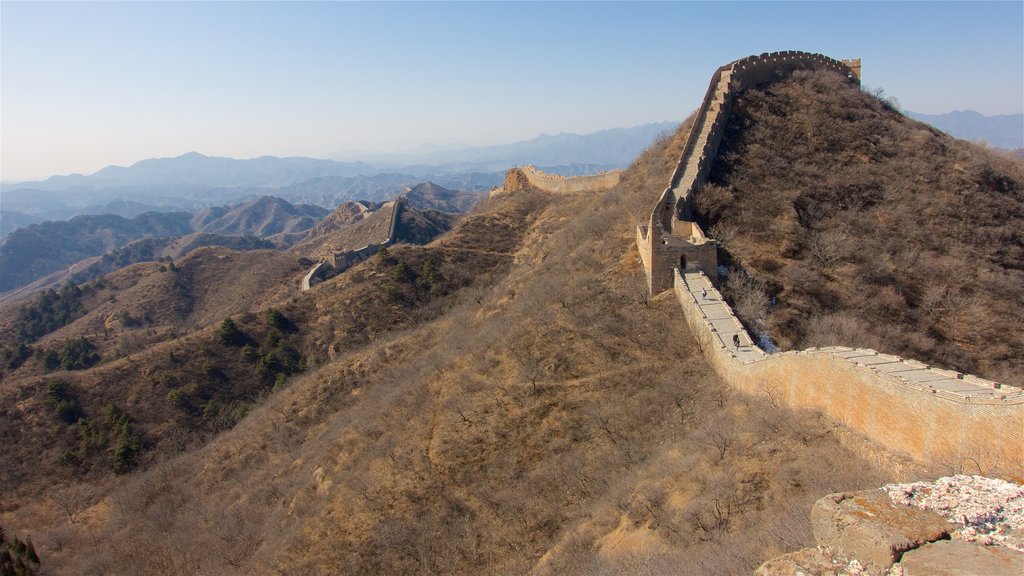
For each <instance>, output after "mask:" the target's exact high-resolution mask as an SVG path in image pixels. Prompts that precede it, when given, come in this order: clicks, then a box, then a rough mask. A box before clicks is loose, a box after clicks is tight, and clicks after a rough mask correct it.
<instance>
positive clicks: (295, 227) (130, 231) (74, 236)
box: [0, 196, 330, 292]
mask: <svg viewBox="0 0 1024 576" xmlns="http://www.w3.org/2000/svg"><path fill="white" fill-rule="evenodd" d="M329 212H330V211H329V210H326V209H324V208H321V207H319V206H305V205H293V204H290V203H288V202H286V201H284V200H282V199H280V198H273V197H269V196H264V197H261V198H257V199H256V200H252V201H249V202H245V203H242V204H238V205H234V206H225V207H217V208H212V209H208V210H203V211H201V212H198V213H195V214H192V213H189V212H147V213H145V214H140V215H138V216H135V217H134V218H130V219H129V218H124V217H121V216H117V215H114V214H103V215H83V216H76V217H74V218H72V219H70V220H67V221H59V222H43V223H39V224H32V225H30V226H26V227H24V228H19V229H18V230H15V231H14V232H12V233H11V234H9V235H8V236H7V237H6V238H4V239H3V240H2V241H0V292H4V291H7V290H11V289H13V288H17V287H19V286H24V285H26V284H28V283H30V282H32V281H34V280H36V279H38V278H41V277H43V276H45V275H47V274H50V273H52V272H55V271H58V270H61V269H63V268H66V267H67V266H70V265H71V264H74V263H75V262H78V261H80V260H83V259H85V258H90V257H93V256H100V255H102V254H109V253H112V252H114V251H116V250H117V249H119V248H121V247H123V246H126V245H128V244H130V243H132V242H134V241H136V240H140V239H143V238H153V239H156V238H171V237H179V236H185V235H189V234H204V235H207V236H210V235H215V236H219V237H235V238H236V239H237V238H238V237H245V236H251V237H254V239H259V238H267V237H270V236H273V235H276V234H288V233H292V234H294V233H297V232H302V231H305V230H308V229H310V228H312V227H313V226H315V225H316V224H317V222H319V221H320V220H321V219H323V217H324V216H326V215H327V214H328V213H329ZM226 241H229V242H234V241H235V240H226ZM204 242H205V244H206V245H209V244H214V243H216V244H223V242H220V241H218V242H214V241H213V240H211V239H210V238H209V237H207V238H206V240H205V241H204ZM257 247H268V246H262V245H260V246H257Z"/></svg>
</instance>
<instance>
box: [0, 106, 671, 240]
mask: <svg viewBox="0 0 1024 576" xmlns="http://www.w3.org/2000/svg"><path fill="white" fill-rule="evenodd" d="M674 126H675V123H673V122H662V123H655V124H645V125H643V126H634V127H632V128H615V129H610V130H602V131H599V132H594V133H591V134H583V135H580V134H555V135H547V134H545V135H541V136H538V137H537V138H534V139H532V140H528V141H524V142H515V143H512V144H504V145H500V146H485V147H478V148H465V149H462V150H454V151H448V152H435V153H430V154H421V155H405V156H402V155H386V154H376V155H367V158H366V159H365V160H356V161H338V160H320V159H314V158H298V157H293V158H277V157H273V156H263V157H260V158H253V159H248V160H236V159H233V158H220V157H211V156H204V155H203V154H199V153H197V152H189V153H187V154H183V155H181V156H178V157H175V158H153V159H148V160H142V161H140V162H136V163H135V164H132V165H131V166H127V167H123V166H108V167H107V168H104V169H102V170H100V171H98V172H96V173H94V174H90V175H81V174H72V175H67V176H53V177H50V178H47V179H46V180H41V181H37V182H22V183H18V184H10V183H8V184H0V195H2V202H0V238H3V237H4V236H6V235H7V234H9V233H10V232H11V231H13V230H15V229H17V228H20V227H24V226H27V225H30V224H33V223H38V222H44V221H48V220H66V219H68V218H71V217H74V216H77V215H84V214H117V215H120V216H123V217H125V218H133V217H135V216H138V215H140V214H143V213H146V212H174V211H187V212H194V211H198V210H202V209H205V208H210V207H213V206H218V205H223V204H229V203H235V202H239V201H244V200H250V199H254V198H258V197H260V196H267V195H269V196H276V197H279V198H283V199H285V200H287V201H289V202H291V203H295V204H314V205H317V206H321V207H323V208H326V209H328V210H333V209H334V208H335V207H336V206H338V205H339V204H340V203H342V202H346V201H350V200H356V199H364V200H372V201H382V200H386V199H389V198H394V197H395V196H397V195H398V194H401V193H402V192H403V191H404V190H405V189H407V188H408V187H410V186H413V185H415V184H417V183H420V182H423V181H425V180H430V181H432V182H436V183H437V184H438V185H440V186H443V187H445V188H449V189H456V190H463V191H466V192H478V191H483V190H488V189H490V188H492V187H494V186H497V185H499V184H500V183H501V181H502V179H503V178H504V172H505V170H507V169H508V168H510V167H512V166H515V165H521V164H534V165H536V166H538V167H540V168H542V169H543V170H545V171H546V172H550V173H554V174H562V175H565V176H573V175H578V174H586V173H593V172H599V171H601V170H609V169H613V168H622V167H625V166H627V165H628V164H629V163H630V162H632V160H633V159H634V158H635V157H636V156H637V154H639V153H640V151H641V150H643V149H644V148H646V147H647V146H648V145H649V144H650V143H651V141H653V139H654V138H655V136H657V135H658V134H659V133H661V132H664V131H666V130H670V129H672V128H673V127H674Z"/></svg>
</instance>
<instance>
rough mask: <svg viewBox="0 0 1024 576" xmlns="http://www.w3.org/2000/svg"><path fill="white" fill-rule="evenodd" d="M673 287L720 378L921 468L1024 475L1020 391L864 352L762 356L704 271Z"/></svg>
mask: <svg viewBox="0 0 1024 576" xmlns="http://www.w3.org/2000/svg"><path fill="white" fill-rule="evenodd" d="M674 290H675V294H676V297H677V298H678V300H679V303H680V305H681V306H682V308H683V312H684V314H685V316H686V320H687V322H688V324H689V325H690V328H691V329H692V330H693V332H694V334H695V336H696V337H697V339H698V341H699V342H700V343H701V347H702V349H703V350H704V353H705V356H707V358H708V361H709V362H710V363H711V365H712V366H713V367H714V368H715V370H716V371H717V372H718V373H719V374H720V375H721V376H722V378H723V379H724V380H725V381H726V382H728V383H729V384H730V385H732V386H734V387H736V388H738V389H740V390H743V391H744V392H747V393H750V394H756V395H760V396H767V397H770V398H771V399H772V400H773V401H774V402H777V403H779V404H781V405H784V406H788V407H790V408H794V409H812V410H817V411H820V412H823V413H825V414H827V415H828V416H830V417H831V418H832V419H834V420H836V421H837V422H840V423H842V424H843V425H845V426H848V427H850V428H852V429H853V430H856V431H858V432H861V433H863V434H864V435H866V436H868V437H869V438H871V439H873V440H875V441H876V442H879V443H880V444H882V445H885V446H887V447H889V448H890V449H893V450H896V451H899V452H903V453H905V454H906V455H908V456H910V457H911V458H913V459H915V460H917V461H919V462H922V463H925V464H928V465H932V466H938V467H943V468H948V469H951V470H953V471H960V470H964V471H966V472H971V473H983V474H985V475H990V476H1001V477H1004V478H1009V479H1013V480H1016V481H1020V480H1022V479H1024V392H1021V390H1019V389H1017V388H1013V387H1009V386H1005V387H1004V386H1002V385H1000V384H997V383H995V382H991V381H988V380H984V379H982V378H977V377H975V376H970V375H964V374H959V373H956V372H951V371H948V370H941V369H936V368H931V367H929V366H927V365H925V364H922V363H920V362H915V361H913V360H904V359H902V358H899V357H895V356H889V355H886V354H880V353H878V352H875V351H874V350H867V349H853V348H844V347H835V348H827V349H813V348H812V349H808V350H803V351H799V352H784V353H779V354H766V353H764V352H763V351H761V350H760V349H758V348H757V347H756V346H754V345H753V342H752V341H751V339H750V337H749V335H748V334H747V333H746V331H745V330H744V329H743V327H742V325H741V324H740V323H739V321H738V320H737V319H736V318H735V316H734V315H733V314H732V310H731V309H729V307H728V305H727V304H725V303H724V301H722V299H721V294H719V293H718V291H717V290H716V289H715V288H714V286H713V285H712V284H711V282H710V280H709V279H708V278H707V277H706V276H704V275H703V274H701V273H700V272H688V273H686V274H685V275H684V274H680V273H679V272H678V271H675V272H674ZM702 290H706V291H707V294H708V296H707V298H705V297H704V296H703V293H702ZM733 335H736V336H737V337H738V338H739V339H740V344H741V345H740V347H739V348H736V347H735V346H734V345H733V341H732V336H733Z"/></svg>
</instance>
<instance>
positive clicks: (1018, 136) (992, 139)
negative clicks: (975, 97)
mask: <svg viewBox="0 0 1024 576" xmlns="http://www.w3.org/2000/svg"><path fill="white" fill-rule="evenodd" d="M904 114H906V115H907V116H909V117H911V118H913V119H914V120H920V121H921V122H925V123H927V124H931V125H932V126H934V127H936V128H938V129H939V130H942V131H943V132H945V133H947V134H949V135H950V136H955V137H957V138H960V139H962V140H970V141H972V142H978V141H981V142H986V143H988V144H989V145H991V146H994V147H996V148H1002V149H1004V150H1015V149H1017V148H1024V114H1002V115H999V116H985V115H984V114H980V113H978V112H975V111H973V110H957V111H955V112H947V113H945V114H918V113H917V112H909V111H908V112H904Z"/></svg>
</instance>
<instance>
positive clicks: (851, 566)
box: [754, 476, 1024, 576]
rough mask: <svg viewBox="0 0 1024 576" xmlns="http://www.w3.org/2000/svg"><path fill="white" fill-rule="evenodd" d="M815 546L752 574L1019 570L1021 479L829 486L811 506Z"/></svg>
mask: <svg viewBox="0 0 1024 576" xmlns="http://www.w3.org/2000/svg"><path fill="white" fill-rule="evenodd" d="M811 525H812V528H813V531H814V538H815V541H816V542H817V544H818V546H817V547H816V548H804V549H802V550H798V551H796V552H790V553H788V554H784V555H782V556H779V557H777V558H773V559H771V560H769V561H767V562H765V563H764V564H762V565H761V566H760V567H759V568H758V569H757V570H756V571H755V572H754V574H755V575H756V576H797V575H804V576H841V575H850V576H853V575H867V576H872V575H874V576H882V575H884V576H923V575H930V576H935V575H939V576H943V575H954V574H955V575H961V576H962V575H977V576H982V575H985V576H1020V575H1021V574H1024V552H1022V551H1021V550H1020V549H1021V548H1024V540H1019V539H1016V534H1019V533H1020V531H1021V530H1024V487H1022V486H1020V485H1018V484H1014V483H1012V482H1005V481H1002V480H997V479H992V478H984V477H981V476H954V477H949V478H939V479H938V480H936V481H935V482H918V483H914V484H891V485H888V486H885V487H883V489H881V490H865V491H861V492H846V493H838V494H829V495H828V496H825V497H823V498H821V499H820V500H818V502H816V503H815V505H814V508H813V509H812V511H811Z"/></svg>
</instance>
